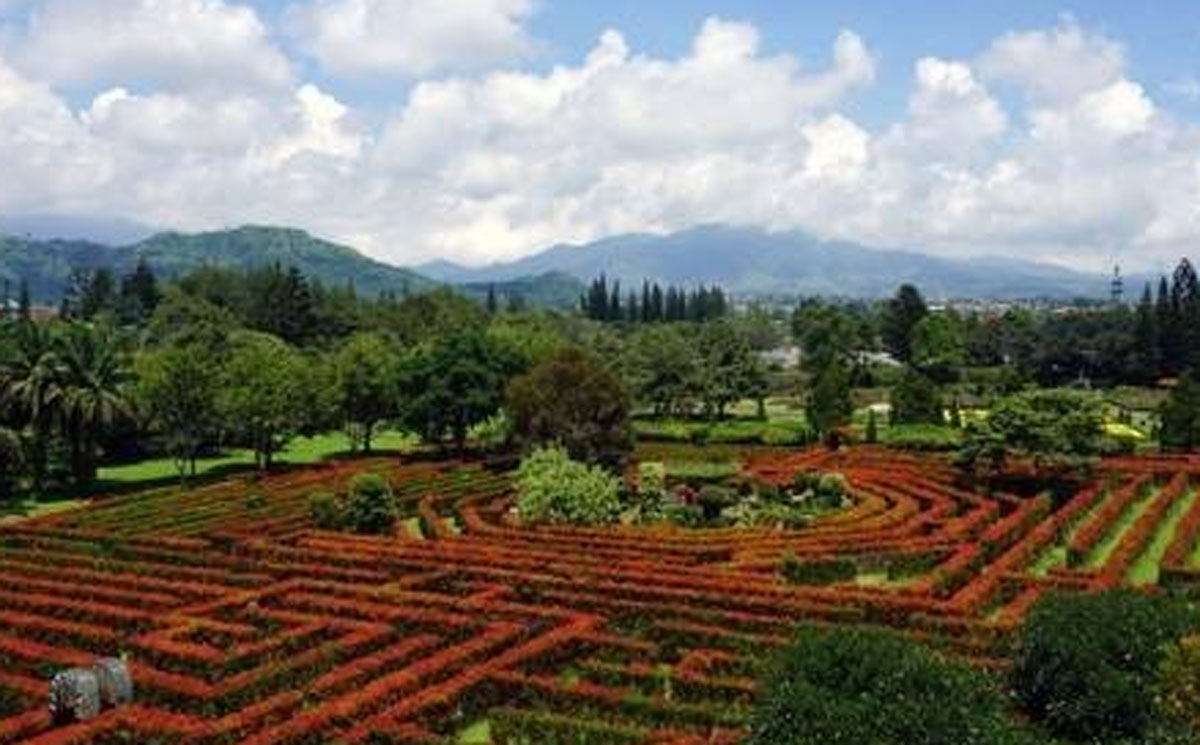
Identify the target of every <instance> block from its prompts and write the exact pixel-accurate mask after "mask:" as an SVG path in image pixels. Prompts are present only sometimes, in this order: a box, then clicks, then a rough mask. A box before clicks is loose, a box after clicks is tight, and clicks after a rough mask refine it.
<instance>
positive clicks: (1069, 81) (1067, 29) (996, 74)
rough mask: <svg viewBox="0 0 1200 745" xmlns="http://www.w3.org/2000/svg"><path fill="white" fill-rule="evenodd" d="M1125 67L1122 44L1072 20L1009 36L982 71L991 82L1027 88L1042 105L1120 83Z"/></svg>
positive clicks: (989, 56) (994, 49)
mask: <svg viewBox="0 0 1200 745" xmlns="http://www.w3.org/2000/svg"><path fill="white" fill-rule="evenodd" d="M1125 62H1126V60H1125V48H1124V47H1123V46H1122V45H1121V44H1119V43H1117V42H1115V41H1113V40H1112V39H1109V38H1107V37H1104V36H1100V35H1098V34H1092V33H1089V32H1087V31H1085V30H1084V29H1082V28H1081V27H1080V26H1079V25H1078V24H1077V23H1076V22H1075V21H1074V20H1072V19H1070V18H1067V19H1065V20H1063V22H1062V23H1061V24H1060V25H1059V26H1058V27H1057V28H1054V29H1049V30H1037V31H1021V32H1011V33H1008V34H1005V35H1004V36H1002V37H1000V38H999V39H997V40H996V41H995V42H993V43H992V45H991V47H990V48H989V49H988V50H987V51H986V52H985V53H984V54H983V56H982V57H981V58H980V60H979V67H980V70H981V71H982V72H983V73H984V75H985V76H986V77H987V78H992V79H998V80H1005V81H1008V82H1012V83H1016V84H1017V85H1019V86H1021V87H1022V88H1023V89H1024V90H1025V91H1026V92H1027V93H1028V94H1029V95H1030V96H1031V98H1033V99H1034V101H1035V102H1037V103H1038V104H1047V103H1049V104H1054V103H1061V102H1065V101H1069V100H1072V99H1074V98H1077V97H1078V96H1080V95H1082V94H1084V93H1086V92H1088V91H1092V90H1096V89H1097V88H1102V87H1104V86H1106V85H1109V84H1111V83H1114V82H1116V81H1117V79H1118V78H1120V77H1121V76H1122V74H1123V73H1124V69H1125Z"/></svg>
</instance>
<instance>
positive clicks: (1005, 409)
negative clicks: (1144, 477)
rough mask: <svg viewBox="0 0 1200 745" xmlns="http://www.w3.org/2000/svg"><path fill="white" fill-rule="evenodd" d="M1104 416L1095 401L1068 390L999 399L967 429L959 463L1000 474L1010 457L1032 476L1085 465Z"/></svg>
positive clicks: (1101, 431)
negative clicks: (1028, 468)
mask: <svg viewBox="0 0 1200 745" xmlns="http://www.w3.org/2000/svg"><path fill="white" fill-rule="evenodd" d="M1103 434H1104V416H1103V412H1102V411H1101V407H1100V404H1099V402H1098V401H1097V399H1095V398H1094V397H1092V396H1089V395H1087V394H1085V393H1081V392H1078V391H1068V390H1037V391H1029V392H1025V393H1018V394H1015V395H1013V396H1008V397H1006V398H1003V399H1000V400H999V401H998V402H996V404H995V405H993V407H992V410H991V413H990V415H989V416H988V417H987V419H985V420H983V421H980V422H972V423H971V424H970V425H969V426H968V427H967V432H966V436H965V438H964V441H963V445H962V448H961V449H960V451H959V462H960V463H961V464H962V465H964V466H965V467H967V468H970V469H973V470H975V471H977V472H979V471H983V472H989V473H993V474H994V473H999V472H1002V471H1003V470H1004V469H1005V467H1006V466H1007V465H1008V463H1009V462H1010V461H1012V460H1014V459H1016V460H1021V461H1028V462H1029V464H1030V465H1032V468H1033V469H1034V470H1035V471H1037V472H1061V471H1063V470H1074V469H1078V468H1079V467H1081V466H1086V465H1087V464H1088V463H1089V462H1090V459H1091V458H1092V457H1093V456H1096V455H1097V454H1099V452H1100V449H1101V446H1102V442H1103V440H1102V438H1103Z"/></svg>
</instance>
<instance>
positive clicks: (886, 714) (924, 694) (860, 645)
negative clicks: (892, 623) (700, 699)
mask: <svg viewBox="0 0 1200 745" xmlns="http://www.w3.org/2000/svg"><path fill="white" fill-rule="evenodd" d="M1005 705H1006V699H1005V697H1004V695H1003V694H1002V693H1001V692H1000V690H999V689H998V687H997V686H996V684H995V681H994V680H992V679H991V678H989V677H988V676H987V675H986V674H984V673H981V672H979V671H976V670H974V669H972V668H970V667H969V666H967V665H966V664H965V663H959V662H952V661H950V660H948V659H947V658H944V657H942V656H940V655H938V654H936V653H934V652H932V651H931V650H929V649H927V648H925V647H922V646H920V645H918V644H916V643H915V642H911V641H908V640H906V639H904V638H902V637H899V636H897V635H894V634H891V633H887V632H883V631H869V630H862V629H850V628H815V627H807V626H806V627H802V628H801V629H800V630H799V632H798V634H797V636H796V640H795V642H794V643H793V644H792V645H791V646H790V647H789V648H787V649H786V650H783V651H782V652H781V653H780V655H779V658H778V662H777V664H776V666H775V669H774V670H773V672H772V673H771V675H770V676H769V678H768V679H767V681H766V684H765V686H764V687H763V690H762V693H761V694H760V696H759V700H758V701H757V704H756V706H755V709H754V712H753V715H752V718H751V733H750V737H749V739H748V740H747V741H746V742H747V745H865V744H866V743H870V745H1018V744H1020V745H1032V743H1034V742H1036V740H1035V739H1034V738H1033V737H1032V736H1031V735H1030V734H1029V733H1028V732H1026V731H1024V730H1023V729H1022V728H1021V727H1019V726H1018V725H1017V724H1016V723H1015V722H1014V721H1013V720H1012V719H1011V718H1010V717H1009V716H1008V714H1007V711H1006V708H1005Z"/></svg>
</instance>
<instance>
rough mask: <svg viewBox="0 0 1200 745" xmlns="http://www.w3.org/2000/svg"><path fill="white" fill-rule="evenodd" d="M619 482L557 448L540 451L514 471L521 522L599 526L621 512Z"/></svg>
mask: <svg viewBox="0 0 1200 745" xmlns="http://www.w3.org/2000/svg"><path fill="white" fill-rule="evenodd" d="M620 493H621V480H620V479H619V478H618V477H616V476H614V475H613V474H611V473H609V472H608V471H606V470H604V469H603V468H600V467H598V466H589V465H587V464H585V463H579V462H577V461H573V460H571V458H570V456H568V455H567V451H566V450H564V449H563V448H560V447H549V448H539V449H538V450H535V451H533V452H532V453H530V454H529V455H528V456H527V457H526V458H525V459H524V460H522V461H521V466H520V468H518V469H517V505H516V506H517V516H518V517H519V518H520V520H521V522H523V523H526V524H529V523H539V522H549V523H568V524H572V525H599V524H603V523H611V522H614V521H616V519H617V517H618V515H619V514H620V512H621V496H620Z"/></svg>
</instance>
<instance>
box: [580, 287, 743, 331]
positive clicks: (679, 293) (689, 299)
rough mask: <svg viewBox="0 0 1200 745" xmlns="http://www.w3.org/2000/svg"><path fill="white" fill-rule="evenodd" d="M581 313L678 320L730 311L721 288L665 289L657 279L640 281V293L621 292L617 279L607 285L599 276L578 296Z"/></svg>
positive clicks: (636, 320) (601, 317)
mask: <svg viewBox="0 0 1200 745" xmlns="http://www.w3.org/2000/svg"><path fill="white" fill-rule="evenodd" d="M579 307H580V310H582V312H583V314H584V315H585V316H586V317H587V318H590V319H591V320H593V321H604V322H609V323H613V322H624V323H674V322H678V321H695V322H704V321H713V320H716V319H719V318H724V317H725V315H726V314H727V313H728V312H729V305H728V301H727V300H726V298H725V291H724V290H722V289H721V288H720V287H716V286H714V287H707V286H705V285H700V286H699V287H697V288H695V289H692V290H688V289H687V288H684V287H676V286H674V285H667V287H666V289H665V290H664V289H663V288H662V287H661V286H660V285H659V284H658V283H657V282H654V283H651V282H650V281H648V280H647V281H644V282H643V283H642V290H641V293H640V294H639V293H637V292H635V291H633V290H630V291H629V292H628V293H627V294H626V295H625V296H624V297H622V295H621V283H620V281H614V282H613V283H612V284H611V285H610V284H609V281H608V278H607V277H605V276H604V275H600V276H599V277H598V278H597V279H595V280H593V281H592V283H591V284H590V285H589V286H588V289H587V292H585V293H584V294H583V295H582V296H581V297H580V298H579Z"/></svg>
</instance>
